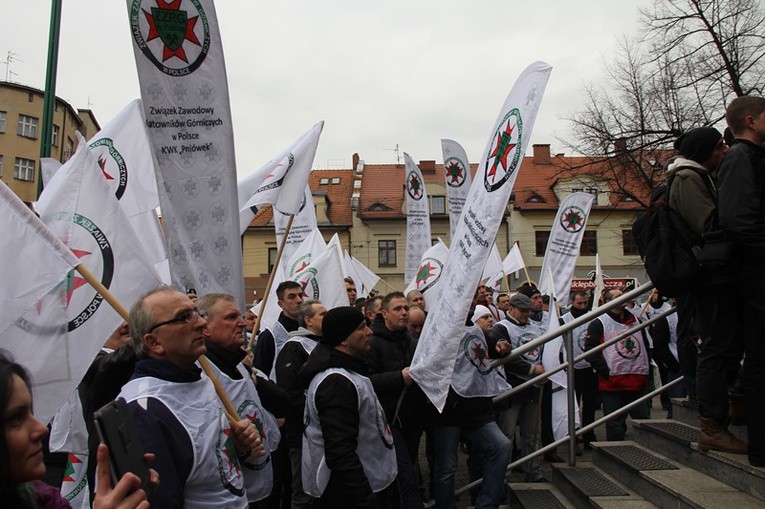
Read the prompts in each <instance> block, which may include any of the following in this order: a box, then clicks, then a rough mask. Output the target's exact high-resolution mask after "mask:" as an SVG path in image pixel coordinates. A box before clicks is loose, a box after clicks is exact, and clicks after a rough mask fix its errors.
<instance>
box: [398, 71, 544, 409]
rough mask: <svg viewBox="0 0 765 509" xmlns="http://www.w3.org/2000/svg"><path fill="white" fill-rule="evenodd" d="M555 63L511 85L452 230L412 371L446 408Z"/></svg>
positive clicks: (438, 405)
mask: <svg viewBox="0 0 765 509" xmlns="http://www.w3.org/2000/svg"><path fill="white" fill-rule="evenodd" d="M551 70H552V67H550V66H549V65H548V64H546V63H544V62H535V63H533V64H531V65H530V66H529V67H527V68H526V69H525V70H524V71H523V72H522V73H521V76H520V77H519V78H518V80H517V81H516V82H515V85H513V88H512V90H511V91H510V94H509V95H508V96H507V99H506V100H505V104H504V105H503V106H502V110H501V111H500V113H499V116H498V118H497V120H496V122H495V123H494V126H493V127H492V130H491V134H490V136H489V142H488V143H487V145H486V149H485V150H484V151H483V156H482V157H481V162H480V163H479V164H478V170H477V172H476V178H475V180H474V181H473V185H472V186H471V187H470V192H469V193H468V198H467V200H466V202H465V208H464V209H463V211H462V215H461V216H460V223H459V225H457V229H456V230H455V232H454V237H453V239H452V243H451V247H450V249H449V258H448V260H447V262H446V265H445V266H444V270H443V274H442V276H441V277H442V279H443V283H444V284H442V285H441V286H440V288H439V291H438V297H437V300H436V302H438V306H436V307H435V309H433V310H432V311H431V312H430V313H428V318H427V319H426V321H425V326H424V329H423V331H422V337H426V338H432V340H431V341H424V342H423V341H421V342H420V343H419V345H418V347H417V350H416V352H415V355H414V359H413V360H412V364H411V367H410V372H409V373H410V374H411V376H412V378H413V379H414V380H415V381H416V382H417V384H418V385H419V386H420V387H421V388H422V389H423V391H424V392H425V394H426V395H427V396H428V398H429V399H430V401H432V402H433V404H434V405H435V406H436V408H438V410H439V412H440V411H441V410H442V409H443V407H444V404H445V402H446V396H447V394H448V391H449V385H450V382H451V374H452V370H453V367H454V361H455V359H456V357H457V349H458V346H459V342H460V338H461V337H462V331H463V328H464V326H465V320H466V319H467V314H468V311H469V308H470V303H471V301H472V299H473V294H474V290H475V289H476V288H477V286H478V283H479V282H480V278H481V272H482V271H483V267H484V265H485V263H486V259H487V257H488V256H489V251H490V250H491V246H492V244H493V243H494V239H495V237H496V235H497V230H498V229H499V225H500V222H501V221H502V214H499V213H498V212H497V211H501V210H504V209H505V207H506V206H507V202H508V200H509V198H510V193H511V192H512V190H513V185H514V184H515V179H516V177H517V176H518V170H519V168H520V166H521V163H522V162H523V154H524V152H525V150H526V147H527V146H528V143H529V139H530V137H531V131H532V129H533V127H534V121H535V120H536V116H537V112H538V111H539V105H540V103H541V101H542V95H543V94H544V90H545V87H546V86H547V80H548V79H549V77H550V72H551Z"/></svg>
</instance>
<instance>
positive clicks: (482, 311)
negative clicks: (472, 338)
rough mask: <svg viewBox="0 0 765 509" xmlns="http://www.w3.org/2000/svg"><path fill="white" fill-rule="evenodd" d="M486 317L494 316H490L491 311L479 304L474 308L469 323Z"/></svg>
mask: <svg viewBox="0 0 765 509" xmlns="http://www.w3.org/2000/svg"><path fill="white" fill-rule="evenodd" d="M486 315H490V316H494V315H492V314H491V311H490V310H489V308H487V307H486V306H483V305H481V304H479V305H477V306H476V307H475V311H474V312H473V318H471V319H470V321H471V322H473V323H475V322H476V320H478V319H479V318H481V317H482V316H486Z"/></svg>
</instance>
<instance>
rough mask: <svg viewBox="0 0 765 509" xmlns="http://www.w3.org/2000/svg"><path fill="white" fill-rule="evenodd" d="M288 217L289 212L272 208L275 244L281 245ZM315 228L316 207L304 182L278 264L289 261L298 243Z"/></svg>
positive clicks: (309, 189)
mask: <svg viewBox="0 0 765 509" xmlns="http://www.w3.org/2000/svg"><path fill="white" fill-rule="evenodd" d="M289 219H290V216H289V214H285V213H283V212H280V211H279V210H277V209H274V229H275V231H276V245H277V246H280V245H281V242H282V237H283V236H284V232H285V231H287V223H288V222H289ZM317 228H318V224H317V222H316V207H314V205H313V195H312V194H311V188H310V187H308V185H307V184H306V186H305V192H304V193H303V201H302V203H301V205H300V210H299V211H298V213H297V214H295V215H294V219H293V220H292V226H291V227H290V232H289V234H288V235H287V242H285V243H284V251H282V258H281V261H280V262H279V265H281V264H282V263H285V262H287V261H289V259H290V258H292V255H293V254H294V253H295V251H296V250H297V248H298V247H300V244H302V243H303V241H304V240H305V239H306V238H307V237H308V236H309V235H310V234H311V232H313V231H314V230H316V229H317Z"/></svg>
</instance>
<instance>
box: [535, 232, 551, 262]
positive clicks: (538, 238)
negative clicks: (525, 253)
mask: <svg viewBox="0 0 765 509" xmlns="http://www.w3.org/2000/svg"><path fill="white" fill-rule="evenodd" d="M548 240H550V230H546V231H540V230H537V231H535V232H534V243H535V246H536V253H535V254H536V256H539V257H543V256H544V255H545V251H547V241H548Z"/></svg>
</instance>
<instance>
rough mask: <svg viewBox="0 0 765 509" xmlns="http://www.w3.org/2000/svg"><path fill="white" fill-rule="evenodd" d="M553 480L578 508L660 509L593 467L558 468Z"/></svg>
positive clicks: (586, 464)
mask: <svg viewBox="0 0 765 509" xmlns="http://www.w3.org/2000/svg"><path fill="white" fill-rule="evenodd" d="M552 478H553V484H554V485H555V487H556V488H557V489H558V490H559V491H560V492H561V493H562V494H563V495H564V496H565V497H566V498H567V499H568V501H569V502H570V503H571V504H573V505H574V507H577V508H585V507H597V508H601V509H617V508H635V509H638V508H640V509H643V508H653V507H656V506H655V505H653V504H651V503H650V502H648V501H646V500H645V498H643V497H641V496H640V495H639V494H637V493H636V492H635V491H633V490H632V489H630V488H629V487H627V486H625V485H624V484H622V483H621V482H619V481H618V480H616V479H614V478H613V477H612V476H610V475H609V474H606V473H604V472H603V471H602V470H601V469H598V468H597V467H596V466H595V465H594V464H592V463H586V462H582V463H577V466H575V467H569V466H568V465H565V464H554V465H552Z"/></svg>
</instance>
